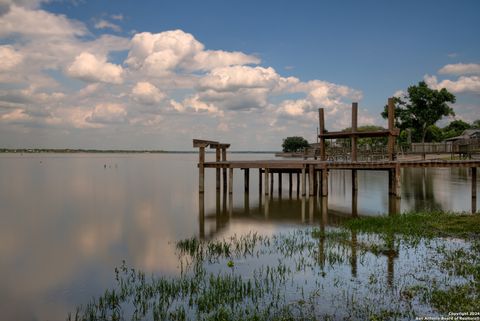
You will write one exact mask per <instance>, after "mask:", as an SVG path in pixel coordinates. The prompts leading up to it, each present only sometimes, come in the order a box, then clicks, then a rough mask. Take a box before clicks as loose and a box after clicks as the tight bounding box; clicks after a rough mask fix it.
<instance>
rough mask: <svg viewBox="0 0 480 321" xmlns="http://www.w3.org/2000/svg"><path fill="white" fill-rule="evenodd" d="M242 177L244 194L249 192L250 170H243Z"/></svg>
mask: <svg viewBox="0 0 480 321" xmlns="http://www.w3.org/2000/svg"><path fill="white" fill-rule="evenodd" d="M243 176H244V180H243V182H244V185H245V194H248V193H249V192H250V169H248V168H244V169H243Z"/></svg>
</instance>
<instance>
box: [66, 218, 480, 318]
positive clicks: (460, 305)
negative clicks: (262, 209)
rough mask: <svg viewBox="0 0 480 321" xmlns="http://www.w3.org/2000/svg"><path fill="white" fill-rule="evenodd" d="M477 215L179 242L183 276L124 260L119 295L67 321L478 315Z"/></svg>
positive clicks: (97, 302)
mask: <svg viewBox="0 0 480 321" xmlns="http://www.w3.org/2000/svg"><path fill="white" fill-rule="evenodd" d="M478 217H479V216H478V215H469V216H467V215H460V216H455V215H452V214H448V213H417V214H413V213H412V214H406V215H399V216H393V217H385V218H365V219H363V218H362V219H357V220H349V221H347V222H346V223H344V224H345V225H344V226H341V227H336V228H333V227H324V228H321V229H320V228H313V229H312V228H305V229H297V230H292V231H291V232H290V233H279V234H275V235H273V236H263V235H259V234H256V233H248V234H246V235H240V236H232V237H229V238H225V239H212V240H199V239H197V238H190V239H186V240H183V241H180V242H178V243H177V244H176V245H175V246H176V251H177V255H178V259H179V275H178V276H176V277H173V276H170V277H168V276H150V277H147V276H146V275H145V274H144V273H143V272H141V271H138V270H135V269H133V268H129V267H128V266H127V265H126V263H125V262H124V263H123V264H122V265H121V266H120V267H119V268H117V269H116V270H115V280H116V286H115V288H114V289H111V290H107V291H106V292H105V293H104V294H103V295H101V296H100V297H99V298H97V299H94V300H92V301H91V302H90V303H88V304H86V305H83V306H80V307H78V308H77V310H76V311H75V312H74V313H71V314H70V315H69V316H68V318H67V319H68V320H411V319H413V318H415V317H416V316H422V315H424V316H432V315H439V316H441V315H444V314H446V313H448V312H455V311H461V312H465V311H475V309H478V306H480V300H479V298H480V255H479V253H480V242H479V241H478V238H477V237H478V235H479V234H478V226H472V225H474V224H477V223H476V222H477V220H478V219H479V218H478ZM452 236H453V237H455V238H452ZM472 237H473V239H472ZM412 240H414V241H413V242H412Z"/></svg>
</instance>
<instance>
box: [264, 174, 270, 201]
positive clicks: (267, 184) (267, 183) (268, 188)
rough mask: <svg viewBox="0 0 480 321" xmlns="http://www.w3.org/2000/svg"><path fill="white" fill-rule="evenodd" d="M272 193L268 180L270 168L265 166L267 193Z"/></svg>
mask: <svg viewBox="0 0 480 321" xmlns="http://www.w3.org/2000/svg"><path fill="white" fill-rule="evenodd" d="M268 193H270V186H269V181H268V168H265V195H268Z"/></svg>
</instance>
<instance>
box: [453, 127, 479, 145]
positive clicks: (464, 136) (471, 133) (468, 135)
mask: <svg viewBox="0 0 480 321" xmlns="http://www.w3.org/2000/svg"><path fill="white" fill-rule="evenodd" d="M472 136H480V129H465V130H464V131H463V133H462V134H461V135H460V136H455V137H450V138H447V139H445V141H447V142H449V141H455V140H460V139H470V138H472Z"/></svg>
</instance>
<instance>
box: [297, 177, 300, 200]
mask: <svg viewBox="0 0 480 321" xmlns="http://www.w3.org/2000/svg"><path fill="white" fill-rule="evenodd" d="M299 195H300V173H297V197H298V196H299Z"/></svg>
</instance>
